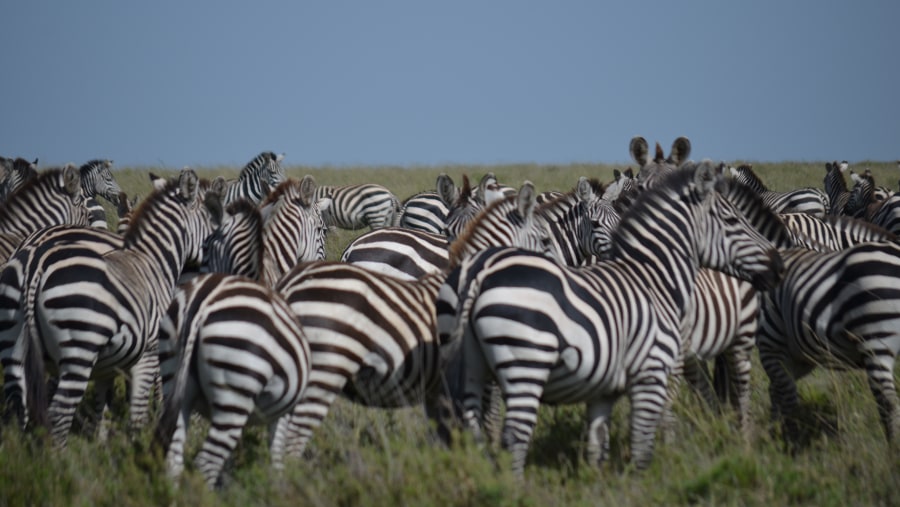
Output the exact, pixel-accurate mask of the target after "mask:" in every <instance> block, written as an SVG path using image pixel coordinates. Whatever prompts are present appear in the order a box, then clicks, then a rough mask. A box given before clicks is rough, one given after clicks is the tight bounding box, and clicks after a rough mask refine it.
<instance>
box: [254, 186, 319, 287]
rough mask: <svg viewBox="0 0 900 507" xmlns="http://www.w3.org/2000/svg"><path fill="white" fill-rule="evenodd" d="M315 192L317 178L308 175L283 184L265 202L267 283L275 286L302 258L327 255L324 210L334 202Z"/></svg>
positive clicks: (264, 243)
mask: <svg viewBox="0 0 900 507" xmlns="http://www.w3.org/2000/svg"><path fill="white" fill-rule="evenodd" d="M315 195H316V182H315V180H314V179H313V177H312V176H310V175H306V176H304V177H303V179H301V180H300V181H297V180H294V179H288V180H286V181H285V182H283V183H281V184H279V185H278V187H276V188H275V190H274V191H273V192H272V193H271V194H270V195H269V197H268V198H267V199H266V201H265V202H263V203H262V205H261V207H260V208H261V212H262V214H263V218H264V220H265V228H264V230H263V248H264V252H265V253H264V257H263V277H262V282H263V284H264V285H266V286H269V287H272V286H274V285H275V282H277V281H278V279H279V278H281V276H283V275H284V273H286V272H288V271H289V270H290V269H291V268H292V267H293V266H294V265H295V264H297V263H298V262H301V261H312V260H322V259H324V258H325V235H326V232H327V228H326V226H325V221H324V214H325V213H326V212H327V211H328V210H329V209H331V206H332V205H333V203H332V201H331V199H330V198H327V197H315Z"/></svg>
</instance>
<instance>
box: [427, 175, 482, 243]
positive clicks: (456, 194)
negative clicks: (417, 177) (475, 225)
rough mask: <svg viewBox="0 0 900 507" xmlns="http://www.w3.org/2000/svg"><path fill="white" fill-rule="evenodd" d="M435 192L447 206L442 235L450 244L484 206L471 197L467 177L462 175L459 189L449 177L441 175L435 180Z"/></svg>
mask: <svg viewBox="0 0 900 507" xmlns="http://www.w3.org/2000/svg"><path fill="white" fill-rule="evenodd" d="M437 191H438V195H440V196H441V200H442V201H444V204H446V205H447V219H446V223H445V225H444V234H446V236H447V239H449V240H450V241H451V242H452V241H453V240H455V239H456V238H457V237H459V235H460V234H462V232H463V231H464V230H465V229H466V226H468V224H469V223H470V222H471V221H472V220H474V219H475V217H476V216H477V215H478V213H480V212H481V210H482V209H484V205H482V204H481V203H480V202H478V200H477V199H476V198H475V197H474V196H473V195H472V187H471V186H470V183H469V176H468V175H465V174H463V177H462V186H461V187H460V188H456V185H455V184H454V183H453V180H451V179H450V177H449V176H447V175H446V174H441V175H440V176H438V180H437Z"/></svg>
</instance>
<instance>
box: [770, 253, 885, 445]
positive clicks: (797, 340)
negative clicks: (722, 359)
mask: <svg viewBox="0 0 900 507" xmlns="http://www.w3.org/2000/svg"><path fill="white" fill-rule="evenodd" d="M782 256H783V258H784V261H785V278H784V280H783V281H782V283H781V284H780V285H779V286H778V287H776V288H775V289H773V290H771V291H769V292H767V293H766V294H764V298H763V305H762V311H761V319H760V332H759V336H758V339H757V344H758V349H759V357H760V362H761V363H762V366H763V368H764V369H765V371H766V374H767V375H768V377H769V381H770V384H769V394H770V398H771V402H772V415H773V418H774V419H781V420H782V423H783V424H784V429H785V436H786V438H787V439H788V440H789V441H792V440H793V439H795V438H797V437H798V436H799V435H798V433H797V432H798V426H797V416H798V410H799V403H798V395H797V386H796V382H797V381H798V380H800V379H801V378H803V377H804V376H806V375H807V374H808V373H810V372H811V371H812V370H813V369H814V368H815V367H816V366H825V367H827V368H833V369H847V368H855V369H864V370H865V371H866V374H867V376H868V380H869V386H870V388H871V390H872V393H873V395H874V397H875V401H876V402H877V405H878V412H879V414H880V416H881V423H882V427H883V429H884V431H885V434H886V435H887V439H888V441H889V442H890V443H891V444H892V445H893V446H894V447H896V445H897V443H898V439H900V400H898V396H897V390H896V386H895V382H894V364H895V360H896V357H897V354H898V352H900V332H898V330H900V245H897V244H895V243H887V242H869V243H861V244H858V245H855V246H851V247H849V248H845V249H843V250H840V251H836V252H830V253H821V252H815V251H810V250H805V249H793V250H786V251H782Z"/></svg>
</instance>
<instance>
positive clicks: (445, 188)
mask: <svg viewBox="0 0 900 507" xmlns="http://www.w3.org/2000/svg"><path fill="white" fill-rule="evenodd" d="M434 188H436V189H437V194H438V196H439V197H440V198H441V200H442V201H444V204H446V205H447V206H452V205H453V203H455V202H456V198H457V197H458V196H459V192H458V191H457V189H456V184H454V183H453V179H451V178H450V176H447V174H446V173H441V174H439V175H438V177H437V181H436V182H435V184H434Z"/></svg>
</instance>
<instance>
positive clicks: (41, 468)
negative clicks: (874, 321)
mask: <svg viewBox="0 0 900 507" xmlns="http://www.w3.org/2000/svg"><path fill="white" fill-rule="evenodd" d="M867 165H868V167H870V168H871V169H872V171H873V173H874V175H875V178H876V181H877V182H878V183H879V184H886V185H888V186H891V187H894V188H895V187H896V180H897V178H898V171H897V169H896V166H894V165H893V164H884V163H871V164H867ZM864 167H866V165H858V166H856V168H857V170H862V169H863V168H864ZM615 168H620V169H621V168H624V166H616V167H615ZM149 169H150V168H134V169H124V170H120V171H118V172H117V173H116V177H117V178H118V180H119V183H120V185H121V186H122V187H123V189H125V190H126V191H127V192H128V193H129V194H141V195H146V194H148V193H149V190H150V185H149V180H148V179H147V171H148V170H149ZM613 169H614V166H611V165H595V164H578V165H575V164H573V165H563V166H543V165H535V164H522V165H503V166H477V167H475V166H442V167H404V168H398V167H378V168H370V167H350V168H316V167H290V168H289V169H288V172H289V175H290V176H292V177H297V178H299V177H302V176H303V175H304V174H312V175H313V176H314V177H315V178H316V181H317V182H318V183H319V184H329V185H346V184H352V183H364V182H376V183H380V184H383V185H385V186H387V187H388V188H390V189H391V190H393V191H394V192H395V193H396V194H397V196H398V197H400V198H401V199H403V198H405V197H407V196H409V195H411V194H413V193H415V192H418V191H421V190H426V189H431V188H433V187H434V182H435V179H436V177H437V175H438V174H439V173H440V172H446V173H448V174H449V175H450V176H451V177H453V178H454V180H455V181H457V182H459V181H460V178H461V176H462V174H464V173H466V174H468V175H469V176H470V177H472V178H473V179H475V180H476V181H477V178H478V177H480V176H481V175H482V174H483V173H484V172H487V171H493V172H494V173H495V174H496V175H497V177H498V179H499V180H500V181H501V182H503V183H506V184H510V185H513V186H518V185H520V184H521V183H522V181H523V180H525V179H528V180H531V181H532V182H534V183H535V185H536V187H537V188H538V190H548V189H568V188H570V187H572V186H573V185H574V184H575V182H576V181H577V179H578V177H579V176H582V175H585V176H590V177H597V178H599V179H601V180H603V181H607V180H609V179H611V177H612V170H613ZM754 169H755V170H756V171H757V172H758V174H759V175H760V176H761V177H762V178H763V180H764V181H765V182H766V183H767V184H768V185H769V187H770V188H772V189H774V190H786V189H789V188H795V187H799V186H816V187H820V188H821V187H822V177H823V176H824V162H822V163H781V164H754ZM153 170H154V171H156V172H159V173H160V174H162V173H164V171H162V170H157V169H155V168H153ZM237 171H238V168H231V167H213V168H200V169H199V172H200V174H201V176H206V177H211V176H215V175H218V174H223V175H226V176H236V175H237ZM110 210H111V212H112V214H113V215H114V210H113V209H112V208H110ZM362 232H364V231H334V232H333V233H332V234H331V235H330V236H329V239H328V256H329V258H331V259H337V258H338V257H339V256H340V253H341V251H342V250H343V248H344V246H345V245H346V244H347V243H348V242H349V241H351V240H352V238H354V237H356V236H357V235H358V234H360V233H362ZM755 366H756V367H755V368H754V371H753V383H752V386H753V393H752V419H753V421H754V430H753V434H752V437H751V438H750V439H749V441H745V440H744V439H743V438H742V437H741V436H740V433H739V432H738V431H737V428H736V427H735V417H734V415H733V414H731V413H730V412H729V411H728V410H725V411H724V413H722V414H719V413H716V412H715V411H713V410H711V409H709V408H708V407H706V406H705V405H704V404H703V403H701V402H700V401H698V400H697V398H696V397H695V396H693V395H692V394H691V393H690V392H687V391H686V390H682V392H681V393H680V395H679V398H678V399H677V401H676V403H675V410H676V413H677V415H678V423H677V425H676V427H675V429H674V432H675V435H674V438H672V439H671V440H669V441H666V442H658V445H657V451H656V455H655V457H654V459H653V462H652V464H651V466H650V468H649V469H647V470H644V471H635V470H633V469H632V468H631V467H629V466H628V464H627V460H628V454H629V450H628V426H629V425H628V402H627V400H625V399H623V400H622V401H620V402H619V403H618V404H617V406H616V408H615V411H614V414H613V415H614V417H613V421H612V438H611V445H612V449H611V459H610V460H609V461H608V462H607V463H606V464H605V465H604V466H603V467H602V468H600V469H595V468H593V467H591V466H589V465H588V464H586V463H585V462H584V459H583V451H584V446H585V444H584V441H585V435H584V425H585V424H584V409H583V407H581V406H560V407H549V406H548V407H543V408H542V409H541V412H540V414H539V422H538V426H537V429H536V432H535V435H534V440H533V443H532V447H531V452H530V454H529V458H528V464H527V467H526V472H525V480H524V481H522V482H517V481H515V480H514V479H513V477H512V476H511V474H510V473H508V464H509V463H508V459H507V456H506V455H505V454H504V453H503V452H500V451H497V450H496V449H493V448H486V449H482V448H481V447H479V446H477V445H475V444H474V443H473V442H471V440H470V438H469V437H468V435H466V434H464V433H463V434H459V435H457V437H458V439H457V440H458V442H459V443H458V444H456V445H454V446H453V447H452V448H449V449H448V448H443V447H441V446H439V445H436V444H435V443H434V442H433V440H432V438H431V436H430V433H429V432H428V431H427V424H428V423H427V422H426V419H425V417H424V414H423V410H422V409H420V408H408V409H402V410H382V409H370V408H364V407H360V406H356V405H353V404H350V403H348V402H345V401H343V400H339V401H338V403H337V404H336V405H335V407H334V408H333V409H332V411H331V413H330V414H329V416H328V418H327V419H326V421H325V423H324V424H323V426H322V427H321V428H320V430H319V431H318V433H317V434H316V435H315V437H314V438H313V441H312V442H311V444H310V449H309V452H308V456H307V457H306V458H305V459H303V460H297V461H292V462H289V463H288V466H287V469H286V470H285V472H284V473H283V474H282V475H276V474H275V473H273V472H272V471H271V470H270V469H269V467H268V465H267V450H266V446H265V441H266V437H265V432H264V430H263V429H261V428H253V429H250V430H248V431H247V432H246V434H245V438H244V440H243V441H242V444H241V446H240V447H239V449H238V451H237V453H236V455H235V456H234V459H233V462H232V463H231V466H230V468H229V472H228V474H229V476H228V480H227V485H226V487H225V488H224V489H223V490H222V491H216V492H211V491H208V490H207V489H206V488H205V486H204V484H203V481H202V479H201V478H200V477H199V474H197V473H195V472H193V471H192V470H191V467H190V466H188V470H187V473H186V474H185V476H184V478H183V480H181V481H180V482H179V483H178V484H177V485H173V484H170V482H169V481H168V480H167V479H166V477H165V474H164V471H163V468H162V464H161V462H160V460H159V457H158V456H154V455H152V454H151V453H150V452H149V442H150V431H149V430H148V431H145V432H144V433H143V434H141V435H139V436H137V437H136V438H135V439H133V440H132V439H129V438H127V437H126V435H125V433H126V431H125V419H126V418H125V417H124V414H121V413H118V414H117V415H116V417H115V420H114V431H113V435H112V437H111V439H110V441H109V442H107V443H105V444H101V443H98V442H94V441H92V440H91V439H90V438H87V437H74V438H72V439H70V445H69V448H68V449H66V450H65V451H63V452H61V453H55V452H52V450H51V449H49V448H48V444H47V443H46V438H45V437H44V435H42V434H25V435H23V434H21V433H20V432H19V431H18V430H16V429H15V428H13V427H12V426H9V425H8V426H5V427H4V428H3V434H2V436H0V505H63V504H65V505H69V504H81V505H109V504H115V505H202V506H205V505H210V506H212V505H242V506H243V505H290V506H296V505H394V504H396V505H524V506H531V505H535V506H536V505H547V504H552V505H560V504H570V505H596V504H609V505H623V506H628V505H678V504H704V505H705V504H709V505H713V504H714V505H787V504H797V505H842V506H843V505H900V497H898V496H897V495H898V486H900V453H898V452H897V446H896V445H895V446H894V447H889V446H888V445H887V443H886V439H885V436H884V434H883V431H882V430H881V426H880V423H879V419H878V414H877V410H876V408H875V403H874V400H873V397H872V395H871V392H870V391H869V388H868V385H867V383H866V380H865V376H864V375H863V374H862V373H861V372H831V371H825V370H819V371H817V372H815V373H814V374H813V375H811V376H810V377H809V378H807V379H804V380H803V381H802V382H801V383H800V391H801V397H802V399H803V405H804V406H805V407H807V408H808V409H809V414H810V415H809V417H808V418H807V419H808V428H807V433H808V443H807V444H806V445H805V446H803V447H802V448H800V449H799V450H797V451H796V452H794V453H789V452H787V451H786V450H785V448H784V445H783V444H782V441H781V439H780V438H779V435H778V429H777V428H775V427H773V426H772V425H771V424H770V423H769V401H768V395H767V380H766V378H765V375H764V373H763V372H762V369H761V368H760V367H759V365H758V362H757V363H755ZM120 397H121V394H120ZM120 401H121V400H120ZM198 426H199V427H198V428H195V430H194V431H193V432H192V438H191V440H190V445H191V446H192V447H193V449H194V450H196V446H197V444H198V442H199V440H200V438H201V435H200V427H202V425H198ZM188 452H189V454H188V456H190V455H191V454H190V453H191V449H190V448H189V450H188Z"/></svg>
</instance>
